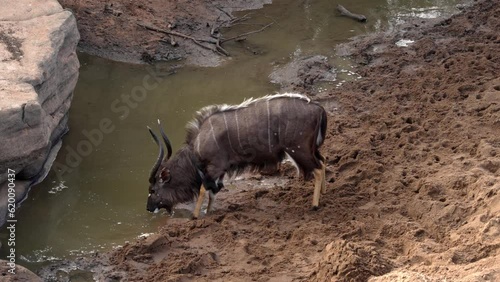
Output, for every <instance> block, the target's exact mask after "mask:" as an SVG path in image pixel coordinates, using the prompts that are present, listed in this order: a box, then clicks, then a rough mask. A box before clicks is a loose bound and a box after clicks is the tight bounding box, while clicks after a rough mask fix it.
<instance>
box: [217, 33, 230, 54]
mask: <svg viewBox="0 0 500 282" xmlns="http://www.w3.org/2000/svg"><path fill="white" fill-rule="evenodd" d="M215 48H216V49H217V50H219V52H221V53H222V54H224V55H226V56H228V57H229V52H227V51H226V49H224V48H222V46H220V33H217V41H216V43H215Z"/></svg>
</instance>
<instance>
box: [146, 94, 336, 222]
mask: <svg viewBox="0 0 500 282" xmlns="http://www.w3.org/2000/svg"><path fill="white" fill-rule="evenodd" d="M158 123H159V121H158ZM326 125H327V115H326V112H325V110H324V109H323V107H321V106H320V105H319V104H318V103H316V102H313V101H311V100H310V99H309V98H307V97H306V96H303V95H299V94H289V93H286V94H278V95H270V96H265V97H262V98H258V99H250V100H246V101H244V102H243V103H242V104H240V105H214V106H208V107H205V108H203V109H201V110H200V111H199V112H197V113H196V115H195V118H194V120H193V121H191V122H190V123H189V124H188V126H187V137H186V143H185V144H184V146H183V147H182V148H181V149H180V150H179V151H178V152H177V153H176V154H175V155H174V156H173V157H172V158H170V156H171V155H172V146H171V144H170V141H169V139H168V137H167V135H166V134H165V132H164V131H163V129H162V127H161V124H160V132H161V135H162V139H163V141H164V143H165V146H166V148H167V151H168V152H167V155H166V156H165V157H164V149H163V146H162V145H161V144H160V141H159V139H158V137H157V136H156V134H155V133H154V132H153V131H152V130H151V128H148V129H149V132H150V133H151V135H152V136H153V139H154V141H155V142H156V144H157V145H158V146H159V155H158V159H157V161H156V163H155V164H154V166H153V169H152V170H151V174H150V177H149V183H150V186H149V196H148V202H147V210H148V211H151V212H153V211H155V212H157V211H158V210H159V209H162V208H165V209H166V210H167V211H168V212H169V213H170V212H171V211H172V208H173V206H174V205H176V204H178V203H183V202H188V201H192V200H193V199H195V198H196V197H198V201H197V203H196V207H195V210H194V212H193V217H194V218H197V217H198V216H199V214H200V209H201V204H202V203H203V199H204V197H205V192H206V191H208V192H209V201H208V207H207V212H209V211H211V210H212V208H213V204H214V200H215V195H216V194H217V192H219V190H220V189H221V188H222V187H224V184H223V182H222V180H223V178H224V176H225V175H229V176H232V175H235V174H238V173H241V172H243V171H244V170H246V169H250V170H254V171H258V170H260V169H262V168H264V167H269V166H272V165H274V166H276V165H277V164H278V163H280V162H281V161H282V160H283V159H284V158H285V157H288V158H290V159H291V160H292V161H293V162H294V164H295V165H296V167H297V168H298V170H299V171H300V172H301V174H302V175H303V176H304V179H310V178H312V176H313V177H314V179H315V186H314V194H313V201H312V206H313V208H317V207H318V205H319V198H320V191H321V192H322V193H324V192H325V159H324V158H323V156H322V155H321V154H320V152H319V147H320V146H321V145H322V144H323V141H324V139H325V133H326Z"/></svg>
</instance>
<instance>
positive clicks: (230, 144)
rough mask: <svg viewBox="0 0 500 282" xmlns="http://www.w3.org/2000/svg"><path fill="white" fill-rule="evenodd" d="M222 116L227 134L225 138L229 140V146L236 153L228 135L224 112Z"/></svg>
mask: <svg viewBox="0 0 500 282" xmlns="http://www.w3.org/2000/svg"><path fill="white" fill-rule="evenodd" d="M222 117H223V118H224V124H225V125H226V134H227V140H228V141H229V147H231V150H233V152H235V153H236V151H235V150H234V148H233V143H231V137H229V128H228V126H227V119H226V113H224V112H223V113H222Z"/></svg>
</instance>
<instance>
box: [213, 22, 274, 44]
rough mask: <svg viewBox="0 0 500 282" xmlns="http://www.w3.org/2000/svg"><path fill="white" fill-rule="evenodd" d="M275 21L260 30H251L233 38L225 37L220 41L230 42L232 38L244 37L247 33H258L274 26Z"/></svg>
mask: <svg viewBox="0 0 500 282" xmlns="http://www.w3.org/2000/svg"><path fill="white" fill-rule="evenodd" d="M273 24H274V23H269V24H267V25H265V26H263V27H262V28H261V29H258V30H253V31H250V32H246V33H242V34H240V35H237V36H234V37H231V38H228V39H224V40H222V41H221V42H220V43H221V44H222V43H225V42H228V41H231V40H237V39H239V38H242V37H246V36H247V35H250V34H254V33H257V32H261V31H263V30H264V29H266V28H268V27H270V26H272V25H273Z"/></svg>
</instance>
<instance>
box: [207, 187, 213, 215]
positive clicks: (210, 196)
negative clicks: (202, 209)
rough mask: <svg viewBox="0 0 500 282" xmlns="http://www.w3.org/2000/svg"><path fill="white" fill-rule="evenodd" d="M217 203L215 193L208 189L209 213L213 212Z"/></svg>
mask: <svg viewBox="0 0 500 282" xmlns="http://www.w3.org/2000/svg"><path fill="white" fill-rule="evenodd" d="M214 203H215V193H214V192H213V191H212V190H209V191H208V207H207V213H209V212H212V210H213V208H214Z"/></svg>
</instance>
